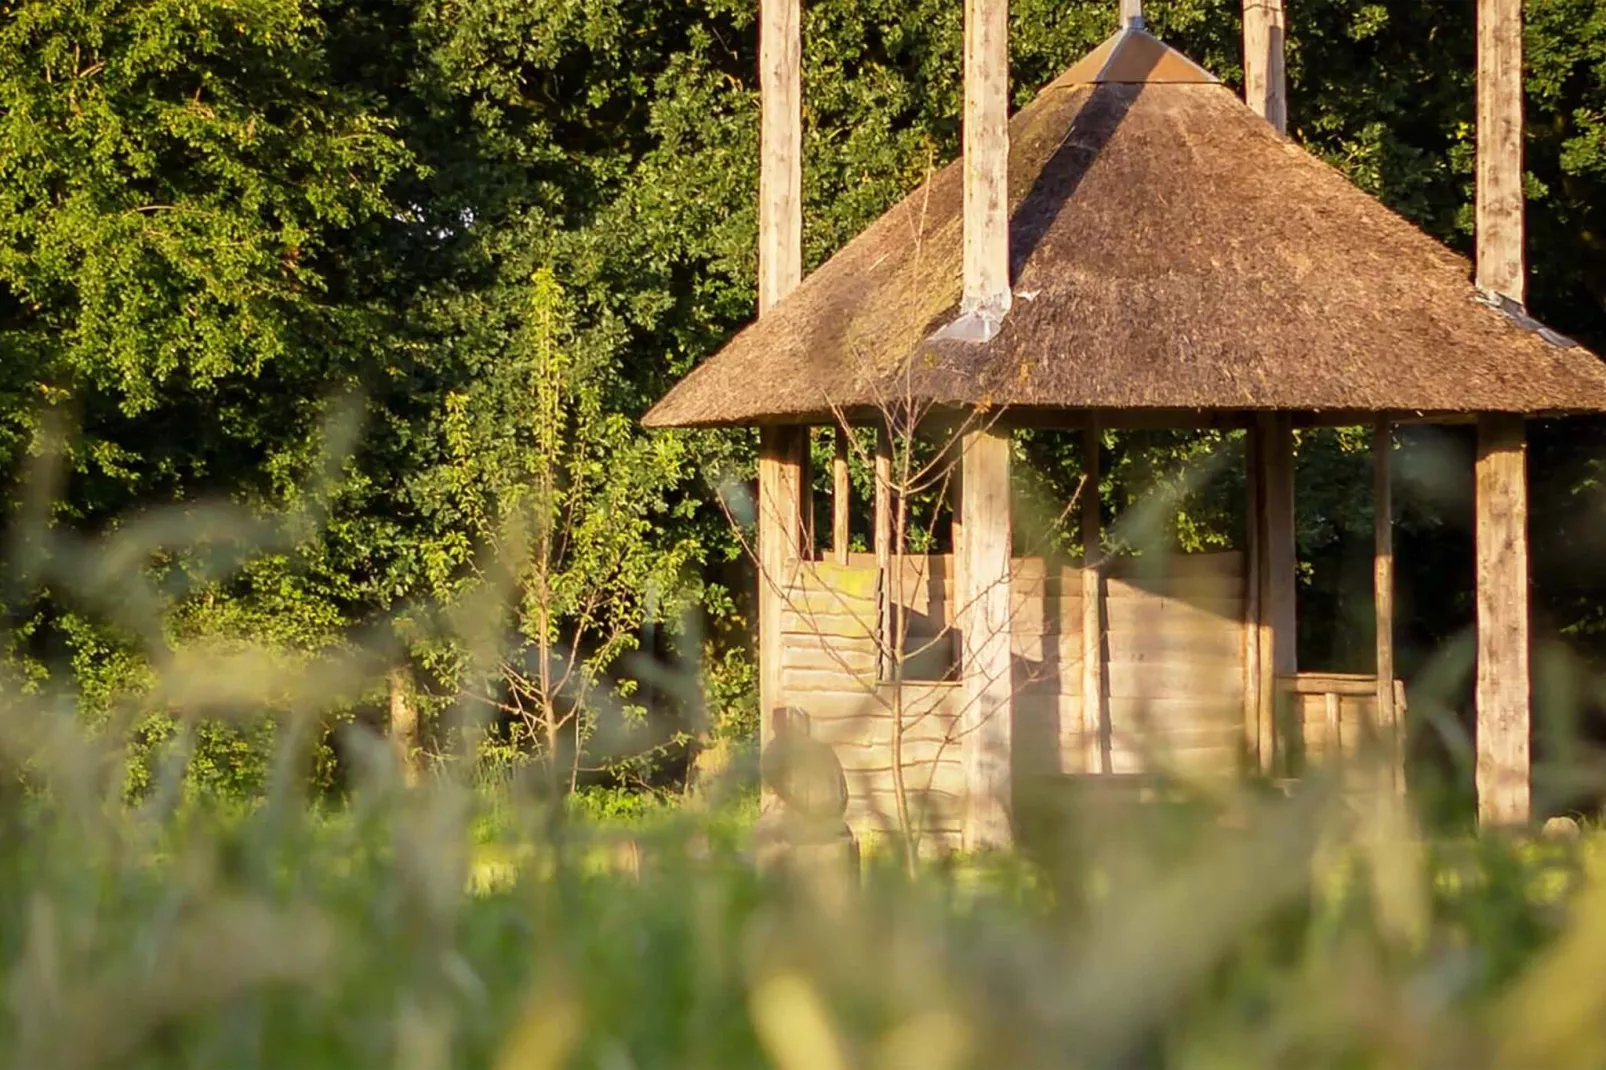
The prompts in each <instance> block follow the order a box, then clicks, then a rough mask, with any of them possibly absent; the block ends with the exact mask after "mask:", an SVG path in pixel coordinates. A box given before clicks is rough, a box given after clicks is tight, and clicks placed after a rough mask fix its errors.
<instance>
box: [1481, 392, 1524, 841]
mask: <svg viewBox="0 0 1606 1070" xmlns="http://www.w3.org/2000/svg"><path fill="white" fill-rule="evenodd" d="M1477 512H1478V517H1477V555H1478V699H1477V703H1478V725H1477V749H1478V772H1477V781H1478V820H1479V821H1480V823H1482V824H1484V825H1486V826H1488V825H1495V826H1500V825H1522V824H1526V823H1527V821H1528V820H1529V818H1530V816H1531V808H1532V799H1531V787H1530V784H1529V775H1530V768H1531V766H1530V757H1529V697H1530V696H1529V679H1528V474H1527V449H1526V441H1525V435H1524V429H1523V423H1522V418H1521V417H1520V416H1484V417H1482V418H1481V419H1479V421H1478V467H1477Z"/></svg>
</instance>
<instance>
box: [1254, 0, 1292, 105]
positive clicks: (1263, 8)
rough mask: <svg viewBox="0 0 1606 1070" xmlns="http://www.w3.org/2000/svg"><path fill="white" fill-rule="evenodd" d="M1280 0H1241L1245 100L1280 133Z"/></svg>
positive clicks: (1283, 72)
mask: <svg viewBox="0 0 1606 1070" xmlns="http://www.w3.org/2000/svg"><path fill="white" fill-rule="evenodd" d="M1285 25H1286V20H1285V17H1284V14H1283V0H1244V102H1245V103H1246V104H1248V105H1249V107H1250V109H1251V110H1252V111H1254V113H1255V114H1256V115H1259V116H1260V117H1261V118H1263V119H1265V120H1266V121H1267V122H1268V123H1270V124H1271V125H1272V126H1273V127H1274V128H1275V129H1276V131H1277V132H1278V133H1279V134H1286V133H1287V132H1288V74H1287V68H1286V64H1285V60H1284V37H1285V29H1284V27H1285Z"/></svg>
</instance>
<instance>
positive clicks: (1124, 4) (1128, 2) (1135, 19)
mask: <svg viewBox="0 0 1606 1070" xmlns="http://www.w3.org/2000/svg"><path fill="white" fill-rule="evenodd" d="M1134 24H1135V25H1137V26H1139V27H1142V25H1143V0H1121V25H1122V26H1123V27H1125V26H1132V25H1134Z"/></svg>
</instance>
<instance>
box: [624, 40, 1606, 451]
mask: <svg viewBox="0 0 1606 1070" xmlns="http://www.w3.org/2000/svg"><path fill="white" fill-rule="evenodd" d="M1010 138H1011V151H1010V167H1009V181H1010V196H1011V226H1010V243H1011V256H1012V260H1013V278H1014V280H1015V281H1014V291H1015V299H1014V306H1013V308H1012V309H1011V311H1010V312H1009V314H1008V316H1007V318H1006V320H1005V324H1004V329H1003V331H1002V333H1001V334H1000V335H999V336H998V337H997V338H995V339H993V340H992V341H991V342H988V343H986V344H976V343H969V342H962V341H940V342H934V341H932V339H931V336H932V334H933V332H934V331H936V330H937V329H939V328H940V327H942V326H943V325H945V324H947V323H948V322H950V321H951V320H952V319H953V318H954V316H955V315H956V314H957V311H958V306H959V298H960V288H961V279H960V264H961V238H962V235H961V191H962V186H963V174H962V171H961V167H960V164H958V163H955V164H952V165H950V166H949V167H947V168H945V169H944V170H943V171H941V172H940V173H938V174H937V175H936V177H935V178H933V179H932V180H931V181H930V182H929V183H927V184H926V185H925V186H923V187H922V188H920V189H919V190H916V191H915V192H914V193H913V194H912V195H910V196H909V197H908V198H906V199H905V200H904V201H903V202H902V203H901V204H899V205H898V206H897V207H895V208H893V209H892V210H891V211H890V212H888V213H887V214H886V215H885V216H883V217H882V218H881V219H879V220H878V221H877V222H876V223H875V224H873V225H872V226H871V227H870V228H869V229H868V230H866V231H865V232H864V233H862V234H860V235H859V236H858V237H857V238H855V239H854V240H853V241H852V242H850V243H848V245H847V246H846V247H845V248H843V249H842V250H841V251H840V252H838V253H837V254H836V256H834V257H833V258H832V259H831V260H830V261H829V262H828V263H826V264H825V265H824V266H823V267H821V268H820V269H819V270H818V271H816V272H815V273H814V274H813V275H811V276H810V277H809V278H808V279H807V280H805V281H804V283H803V284H802V286H801V287H799V288H798V289H797V290H796V291H794V292H793V293H792V294H791V295H790V296H789V297H787V298H786V299H785V300H784V301H782V302H780V303H779V304H778V305H777V306H776V307H775V308H774V309H773V310H772V311H771V312H770V313H769V314H767V315H766V316H764V317H763V319H762V320H761V321H759V322H756V323H754V324H752V325H750V326H749V327H747V328H746V329H745V330H743V331H742V332H741V333H739V334H738V335H737V336H736V337H735V338H734V339H733V340H732V341H731V342H730V343H729V344H728V345H727V346H726V347H725V348H724V349H723V350H722V351H721V352H719V353H718V354H717V355H715V356H714V357H713V358H711V359H710V360H708V361H707V362H705V363H704V364H703V365H701V366H700V367H698V368H697V369H696V370H695V371H694V372H693V373H692V374H691V375H689V376H687V377H686V379H685V380H684V381H683V382H681V383H680V384H679V385H678V386H676V387H675V388H674V389H673V390H672V391H670V393H669V395H668V396H667V397H665V398H664V399H663V401H662V402H660V403H659V404H658V406H657V407H656V408H654V409H653V410H652V411H651V412H650V413H649V414H648V415H647V418H646V423H647V424H648V425H650V426H695V425H716V424H750V423H766V422H791V421H807V420H824V419H829V418H830V415H831V413H832V412H833V411H837V410H845V411H848V412H850V413H855V414H865V413H867V412H868V411H870V410H874V409H876V408H879V407H880V406H882V405H883V404H887V403H897V402H900V401H904V400H908V399H911V398H912V399H916V400H919V401H921V402H928V403H932V404H936V405H939V406H956V407H962V406H970V405H977V404H980V405H1008V406H1013V407H1015V408H1016V410H1017V411H1021V412H1032V411H1036V412H1039V413H1041V412H1043V411H1045V410H1048V411H1052V410H1066V409H1105V410H1127V411H1147V412H1149V413H1151V414H1155V413H1164V414H1186V413H1192V412H1197V411H1199V410H1207V411H1208V410H1215V411H1221V410H1227V411H1243V410H1265V409H1281V410H1294V411H1304V412H1315V413H1329V414H1340V415H1341V414H1349V413H1356V414H1359V413H1369V412H1378V411H1389V412H1415V413H1425V414H1447V413H1461V412H1477V411H1489V412H1517V413H1529V414H1540V413H1567V412H1590V411H1606V366H1603V365H1602V363H1601V361H1600V360H1599V359H1598V358H1596V357H1595V356H1594V355H1593V354H1591V353H1589V352H1587V351H1586V350H1584V349H1582V348H1580V347H1577V346H1573V345H1571V343H1568V342H1566V340H1565V339H1559V338H1557V336H1555V335H1553V334H1551V333H1550V332H1540V331H1539V330H1538V329H1537V327H1538V325H1537V324H1534V323H1533V322H1532V321H1531V320H1526V318H1525V317H1522V316H1520V315H1510V314H1508V313H1507V312H1505V311H1502V310H1499V309H1497V308H1494V307H1491V306H1490V305H1488V304H1486V303H1484V302H1483V301H1481V300H1480V297H1479V294H1478V292H1477V290H1476V289H1475V288H1474V286H1473V284H1472V281H1471V275H1472V270H1471V266H1470V265H1469V264H1468V263H1467V261H1466V260H1465V259H1464V258H1463V257H1460V256H1457V255H1456V254H1454V253H1452V252H1450V251H1449V250H1448V249H1446V248H1445V247H1444V246H1442V245H1440V244H1439V243H1438V242H1436V241H1435V240H1433V239H1432V238H1429V237H1428V236H1427V235H1425V234H1423V233H1422V232H1421V231H1420V230H1418V229H1417V228H1416V227H1415V226H1413V225H1412V224H1410V223H1408V222H1406V221H1405V220H1404V219H1402V218H1400V217H1399V216H1397V215H1395V214H1394V213H1393V212H1391V211H1389V210H1388V209H1387V208H1385V207H1383V206H1382V205H1381V204H1380V203H1378V202H1377V201H1376V200H1374V199H1372V198H1371V197H1369V196H1367V195H1366V194H1365V193H1362V192H1361V191H1360V190H1358V189H1357V188H1356V187H1355V186H1353V185H1352V184H1351V183H1350V182H1349V180H1348V179H1346V178H1345V177H1344V176H1343V175H1342V174H1340V173H1339V172H1338V171H1336V170H1334V169H1333V168H1331V167H1329V166H1328V165H1327V164H1325V163H1322V162H1321V161H1319V160H1317V159H1316V158H1315V157H1314V156H1312V155H1310V154H1309V153H1308V152H1306V151H1304V150H1303V149H1301V148H1300V147H1298V146H1297V145H1295V144H1293V143H1291V142H1289V141H1287V140H1284V139H1283V138H1281V137H1279V136H1278V135H1277V134H1276V132H1275V131H1273V130H1272V128H1271V127H1270V126H1268V125H1267V124H1266V123H1265V122H1264V121H1263V120H1262V119H1260V118H1259V117H1258V116H1256V115H1255V114H1253V113H1252V112H1251V111H1249V109H1248V108H1246V107H1245V106H1244V104H1243V103H1242V102H1241V101H1240V100H1239V99H1238V98H1237V97H1236V96H1234V95H1233V93H1232V92H1231V91H1230V90H1228V89H1227V88H1226V87H1225V86H1222V85H1220V84H1219V83H1217V82H1216V80H1215V79H1214V78H1212V77H1211V76H1210V75H1209V74H1208V73H1207V72H1205V71H1203V70H1202V69H1201V68H1199V67H1197V66H1196V65H1194V64H1193V63H1192V62H1191V61H1189V60H1187V59H1185V58H1184V57H1182V56H1181V55H1180V54H1178V53H1176V52H1174V51H1172V50H1171V49H1169V48H1167V47H1166V46H1164V45H1162V44H1160V43H1159V42H1158V41H1156V40H1155V39H1154V38H1152V37H1150V36H1148V35H1147V34H1144V33H1142V32H1141V31H1137V30H1125V31H1122V32H1121V33H1120V34H1117V35H1116V36H1115V37H1114V38H1112V39H1111V40H1110V41H1108V42H1106V43H1105V45H1104V46H1102V47H1101V48H1100V49H1099V50H1098V51H1096V52H1095V53H1093V54H1092V55H1091V56H1089V57H1088V58H1087V59H1085V60H1083V61H1082V62H1081V63H1078V64H1077V65H1076V66H1075V67H1073V68H1071V70H1069V71H1067V72H1066V73H1065V74H1064V75H1062V76H1061V77H1060V78H1059V79H1058V80H1057V81H1055V82H1054V83H1053V84H1052V85H1050V86H1049V87H1048V88H1047V89H1045V90H1044V91H1043V92H1042V93H1041V94H1039V95H1038V97H1037V99H1035V100H1034V101H1033V102H1032V103H1031V104H1030V105H1028V106H1027V107H1026V108H1024V109H1022V111H1021V112H1020V113H1019V114H1018V115H1017V116H1015V118H1014V119H1013V120H1012V121H1011V123H1010Z"/></svg>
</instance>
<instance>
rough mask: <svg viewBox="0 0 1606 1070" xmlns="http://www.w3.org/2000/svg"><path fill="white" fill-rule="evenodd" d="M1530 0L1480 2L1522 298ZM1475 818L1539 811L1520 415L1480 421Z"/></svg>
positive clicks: (1484, 219) (1506, 243) (1493, 224)
mask: <svg viewBox="0 0 1606 1070" xmlns="http://www.w3.org/2000/svg"><path fill="white" fill-rule="evenodd" d="M1522 123H1523V117H1522V3H1521V0H1479V3H1478V181H1477V228H1478V234H1477V245H1478V255H1477V260H1478V285H1479V286H1480V287H1482V288H1483V289H1485V290H1491V291H1493V292H1495V293H1497V294H1500V295H1501V296H1504V297H1507V298H1509V299H1511V300H1512V301H1515V302H1517V303H1518V304H1519V305H1521V304H1524V303H1525V302H1526V300H1527V284H1526V271H1525V265H1524V260H1523V245H1524V231H1523V226H1524V221H1523V210H1524V205H1523V192H1522V169H1523V160H1522V149H1523V146H1522ZM1476 508H1477V540H1476V541H1477V563H1478V566H1477V567H1478V575H1477V583H1478V684H1477V708H1478V724H1477V733H1476V734H1477V752H1478V760H1477V784H1478V818H1479V821H1480V822H1482V823H1484V824H1486V825H1518V824H1523V823H1526V822H1527V821H1528V820H1529V818H1530V817H1531V816H1532V797H1531V796H1532V788H1531V785H1530V781H1529V778H1530V773H1531V768H1532V762H1531V756H1530V750H1529V747H1530V743H1529V739H1530V720H1529V718H1530V683H1529V664H1528V476H1527V449H1526V439H1525V434H1524V428H1523V423H1522V420H1521V418H1519V417H1516V416H1503V415H1485V416H1483V417H1482V418H1480V419H1479V421H1478V462H1477V503H1476Z"/></svg>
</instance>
